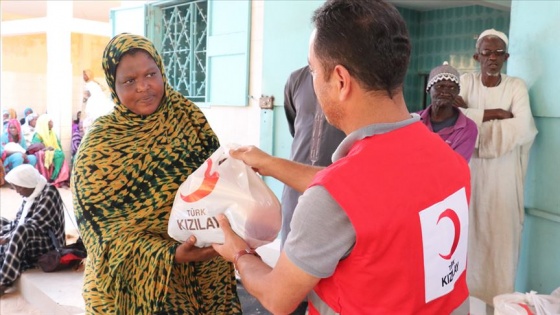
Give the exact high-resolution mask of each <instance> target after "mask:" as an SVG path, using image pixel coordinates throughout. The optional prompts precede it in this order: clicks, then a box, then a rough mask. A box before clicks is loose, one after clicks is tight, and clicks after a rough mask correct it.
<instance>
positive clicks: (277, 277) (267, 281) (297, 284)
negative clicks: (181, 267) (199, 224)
mask: <svg viewBox="0 0 560 315" xmlns="http://www.w3.org/2000/svg"><path fill="white" fill-rule="evenodd" d="M217 219H218V222H219V224H220V227H221V228H222V230H223V231H224V235H225V242H224V244H223V245H219V244H213V245H212V246H213V247H214V249H215V250H216V251H217V252H218V253H219V254H220V255H221V256H222V257H224V258H225V259H226V260H228V261H234V257H235V256H236V254H237V253H239V252H240V251H243V250H245V249H247V248H249V247H248V245H247V243H246V242H245V241H244V240H243V239H241V238H240V237H239V236H238V235H237V234H235V232H234V231H233V230H232V229H231V226H230V225H229V221H228V220H227V218H226V217H225V216H224V215H222V214H220V215H218V216H217ZM234 262H235V263H236V268H237V270H238V272H239V275H240V277H241V281H242V282H243V286H244V287H245V288H246V289H247V291H248V292H249V293H250V294H251V295H253V296H255V297H256V298H257V299H258V300H259V301H260V302H261V304H262V305H263V306H264V307H265V308H266V309H268V310H269V311H271V312H272V313H274V314H289V313H291V312H293V311H294V310H295V309H296V307H297V306H298V305H299V303H300V302H301V301H302V300H303V299H304V298H305V296H306V295H307V293H309V292H310V291H311V290H312V289H313V287H315V285H316V284H317V283H318V282H319V280H320V279H319V278H317V277H314V276H312V275H310V274H308V273H306V272H304V271H303V270H301V269H300V268H298V267H297V266H296V265H294V264H293V263H292V262H291V261H290V260H289V259H288V257H287V256H286V254H285V253H284V252H282V253H281V254H280V258H279V259H278V262H277V263H276V266H275V267H274V269H272V268H271V267H270V266H268V265H267V264H266V263H264V262H263V261H262V260H261V259H260V258H258V257H256V256H254V255H250V254H246V255H242V256H240V257H239V258H238V260H237V261H234Z"/></svg>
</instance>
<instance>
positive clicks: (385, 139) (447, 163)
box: [310, 122, 470, 315]
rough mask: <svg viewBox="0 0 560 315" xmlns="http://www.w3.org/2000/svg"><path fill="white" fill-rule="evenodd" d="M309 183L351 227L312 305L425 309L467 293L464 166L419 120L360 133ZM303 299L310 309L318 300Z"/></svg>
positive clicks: (356, 310) (365, 310)
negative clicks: (347, 250)
mask: <svg viewBox="0 0 560 315" xmlns="http://www.w3.org/2000/svg"><path fill="white" fill-rule="evenodd" d="M312 185H321V186H323V187H325V188H326V189H327V190H328V191H329V193H330V194H331V195H332V196H333V198H334V199H335V200H336V201H337V202H338V204H339V205H340V206H341V207H342V209H344V211H345V212H346V213H347V214H348V217H349V218H350V221H351V223H352V225H353V227H354V229H355V231H356V243H355V246H354V248H353V250H352V252H351V254H350V255H349V256H348V257H347V258H345V259H343V260H341V261H340V263H339V265H338V266H337V268H336V270H335V272H334V274H333V275H332V276H331V277H330V278H326V279H322V280H321V281H320V282H319V283H318V284H317V286H316V287H315V289H314V293H315V294H316V295H318V296H319V298H320V303H325V304H327V305H328V306H329V307H330V308H331V309H332V310H333V311H335V312H336V313H340V314H415V315H416V314H429V315H433V314H449V313H451V312H452V311H453V310H454V309H456V308H457V307H459V306H460V305H461V303H462V302H463V301H464V300H465V299H466V298H467V297H468V289H467V284H466V272H465V271H466V259H467V257H466V256H467V232H468V199H469V196H470V173H469V168H468V165H467V163H466V162H465V160H464V158H462V157H461V156H460V155H459V154H456V153H455V152H453V151H452V150H451V149H450V148H449V145H447V144H446V143H445V142H443V141H442V140H441V139H440V137H439V136H438V135H437V134H435V133H432V132H430V131H429V130H428V129H427V128H426V127H425V126H424V125H422V123H420V122H417V123H413V124H411V125H408V126H406V127H403V128H399V129H397V130H394V131H391V132H389V133H385V134H380V135H374V136H371V137H368V138H365V139H363V140H360V141H358V142H357V143H355V144H354V145H353V147H352V148H351V150H350V151H349V153H348V155H347V156H346V157H344V158H342V159H340V160H339V161H337V162H335V163H334V164H332V165H331V166H330V167H328V168H327V169H325V170H323V171H322V172H320V173H319V174H317V176H316V177H315V179H314V181H313V183H312ZM333 237H336V231H333ZM310 301H311V303H310V314H318V313H319V312H318V311H317V310H318V309H321V308H320V307H321V306H325V305H317V304H318V303H316V301H315V302H314V300H313V299H310ZM320 303H319V304H320Z"/></svg>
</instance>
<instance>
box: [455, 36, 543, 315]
mask: <svg viewBox="0 0 560 315" xmlns="http://www.w3.org/2000/svg"><path fill="white" fill-rule="evenodd" d="M507 46H508V38H507V36H506V35H505V34H504V33H502V32H499V31H496V30H494V29H489V30H486V31H484V32H482V33H481V34H480V36H479V38H478V40H477V42H476V53H475V54H474V56H473V58H474V59H475V60H476V61H478V62H479V63H480V72H478V73H466V74H463V75H462V76H461V92H460V97H458V98H457V99H456V104H455V105H456V106H458V107H461V108H462V110H463V112H464V113H465V114H466V115H467V116H468V117H469V118H470V119H472V120H473V121H474V122H475V123H476V124H477V126H478V139H477V141H476V144H475V151H474V154H473V156H472V158H471V161H470V168H471V186H472V198H471V204H470V219H469V223H470V225H469V247H468V248H469V249H468V255H469V260H468V273H467V283H468V286H469V290H470V293H471V295H472V296H475V297H477V298H480V299H482V300H483V301H485V302H486V303H488V304H490V305H492V300H493V298H494V296H496V295H499V294H503V293H509V292H513V291H514V284H515V275H516V270H517V263H518V258H519V249H520V242H521V231H522V228H523V220H524V203H523V188H524V182H525V173H526V170H527V163H528V159H529V149H530V147H531V145H532V144H533V140H534V139H535V136H536V134H537V129H536V127H535V123H534V120H533V115H532V113H531V107H530V104H529V94H528V92H527V87H526V86H525V83H524V82H523V80H522V79H520V78H516V77H511V76H507V75H505V74H503V73H501V69H502V66H503V64H504V62H506V60H507V59H508V58H509V54H508V52H507Z"/></svg>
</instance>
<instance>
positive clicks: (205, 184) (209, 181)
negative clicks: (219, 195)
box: [179, 159, 220, 202]
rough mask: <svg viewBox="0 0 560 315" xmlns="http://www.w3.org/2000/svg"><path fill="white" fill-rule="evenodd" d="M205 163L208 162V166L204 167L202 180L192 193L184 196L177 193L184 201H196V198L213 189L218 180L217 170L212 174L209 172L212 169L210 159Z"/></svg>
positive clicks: (202, 196)
mask: <svg viewBox="0 0 560 315" xmlns="http://www.w3.org/2000/svg"><path fill="white" fill-rule="evenodd" d="M206 163H208V167H207V168H206V171H205V172H204V180H203V181H202V184H200V187H198V189H197V190H195V191H193V192H192V193H190V194H188V195H186V196H185V195H183V194H181V193H179V195H180V196H181V199H183V200H184V201H186V202H195V201H198V200H200V199H202V198H204V197H206V196H208V195H210V193H211V192H212V191H213V190H214V187H216V183H217V182H218V179H219V178H220V174H218V172H214V174H210V172H211V171H212V160H211V159H208V160H206Z"/></svg>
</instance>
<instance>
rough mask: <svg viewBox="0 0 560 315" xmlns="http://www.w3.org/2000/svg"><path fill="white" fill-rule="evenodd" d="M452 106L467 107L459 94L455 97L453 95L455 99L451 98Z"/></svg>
mask: <svg viewBox="0 0 560 315" xmlns="http://www.w3.org/2000/svg"><path fill="white" fill-rule="evenodd" d="M453 106H455V107H460V108H468V106H467V103H465V100H464V99H463V98H462V97H461V95H457V97H455V100H453Z"/></svg>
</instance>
